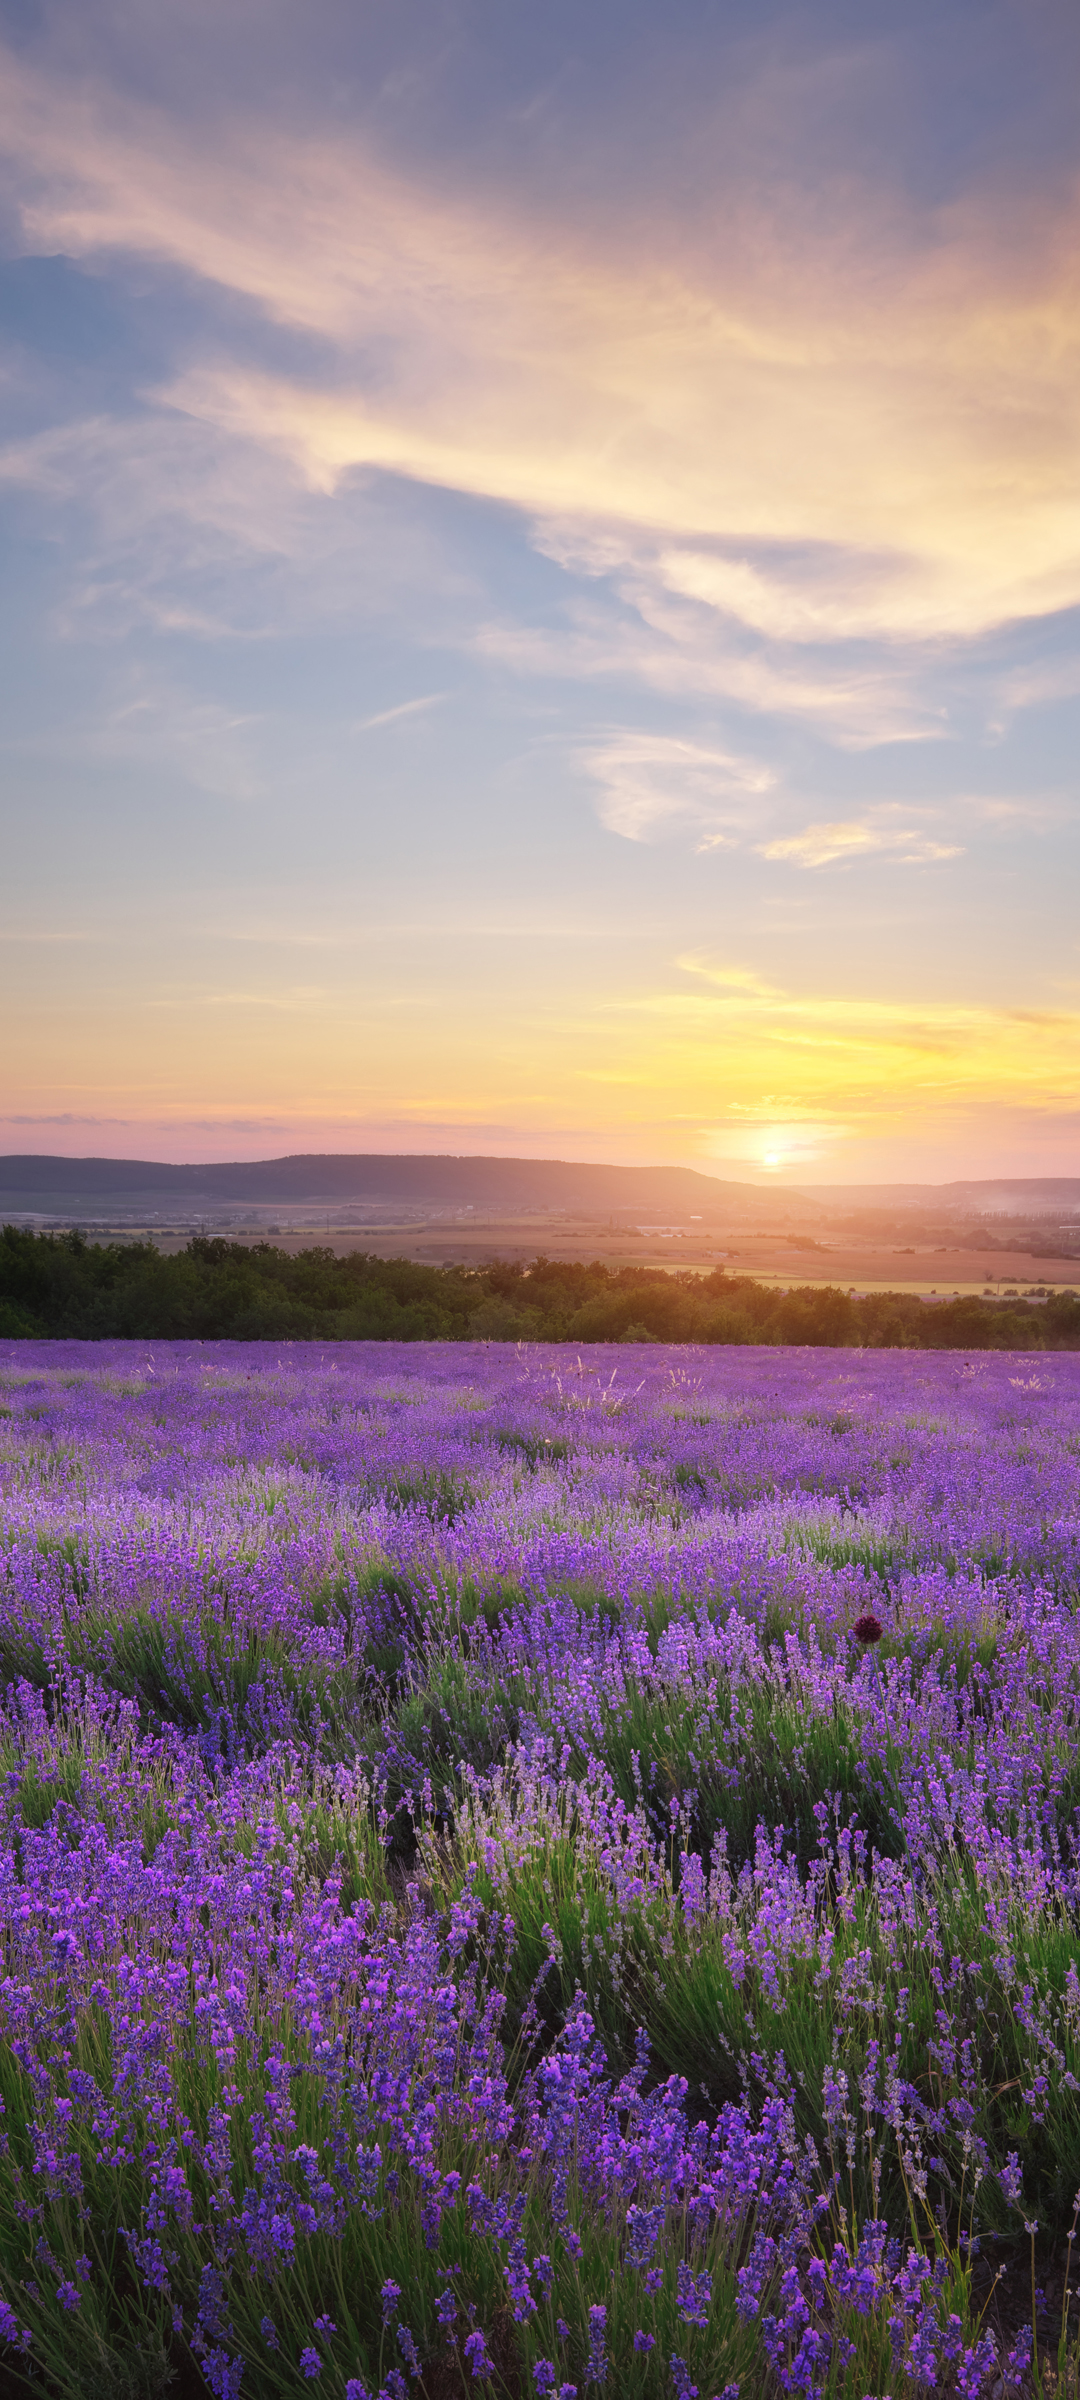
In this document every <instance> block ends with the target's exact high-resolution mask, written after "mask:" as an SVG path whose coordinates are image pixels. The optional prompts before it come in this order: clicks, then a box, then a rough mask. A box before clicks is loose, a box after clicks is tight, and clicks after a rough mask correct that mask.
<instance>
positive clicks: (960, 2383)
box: [0, 1340, 1080, 2400]
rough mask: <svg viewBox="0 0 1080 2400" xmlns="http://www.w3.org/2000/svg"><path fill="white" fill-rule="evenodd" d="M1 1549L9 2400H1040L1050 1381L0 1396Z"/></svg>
mask: <svg viewBox="0 0 1080 2400" xmlns="http://www.w3.org/2000/svg"><path fill="white" fill-rule="evenodd" d="M0 1534H2V1540H0V1577H2V1585H0V1642H2V1646H3V1678H2V1681H3V1686H4V1696H3V1704H2V1717H0V1747H2V1749H3V1758H2V1760H0V1803H2V1809H3V1836H2V1841H3V1875H4V1908H3V1936H4V1961H3V1968H2V1973H0V2090H2V2096H3V2104H4V2118H3V2126H4V2134H5V2140H4V2144H3V2148H2V2153H0V2279H2V2281H0V2292H2V2298H0V2333H2V2336H3V2352H2V2364H0V2378H2V2377H3V2376H5V2375H6V2376H7V2377H8V2378H10V2383H11V2388H12V2389H13V2390H14V2389H17V2388H19V2386H20V2383H21V2382H22V2381H24V2380H25V2382H26V2387H27V2388H28V2389H31V2390H38V2391H41V2392H43V2393H46V2394H50V2395H57V2400H76V2395H83V2394H89V2395H95V2394H97V2395H101V2400H104V2396H105V2395H106V2394H117V2395H119V2396H121V2400H152V2396H153V2395H156V2394H158V2393H161V2394H164V2393H165V2392H166V2390H168V2389H171V2390H172V2391H173V2392H174V2394H175V2395H176V2396H177V2400H187V2395H189V2394H196V2393H202V2392H206V2391H209V2392H212V2393H214V2394H215V2395H220V2396H221V2400H233V2396H235V2395H241V2396H242V2400H263V2396H264V2395H265V2396H266V2400H278V2396H279V2395H282V2396H283V2395H286V2394H294V2393H299V2392H301V2391H304V2390H307V2389H308V2388H309V2387H310V2388H312V2389H313V2390H316V2391H318V2393H320V2394H325V2395H327V2400H375V2396H377V2395H379V2394H382V2395H384V2400H405V2396H406V2395H410V2394H415V2395H417V2400H451V2396H452V2395H464V2394H466V2393H476V2394H477V2395H478V2400H489V2396H491V2395H496V2394H506V2395H513V2396H518V2395H520V2396H524V2395H525V2394H528V2395H530V2400H531V2395H533V2394H538V2395H541V2396H542V2395H545V2394H549V2393H550V2394H553V2395H555V2396H556V2400H560V2396H561V2400H571V2396H572V2395H577V2396H579V2400H592V2396H593V2395H594V2394H597V2393H606V2394H608V2395H610V2396H612V2400H614V2396H615V2395H620V2396H621V2395H623V2394H627V2395H630V2396H631V2400H661V2396H663V2400H690V2395H692V2394H694V2393H695V2392H696V2393H697V2394H698V2395H699V2396H700V2400H714V2395H727V2396H728V2400H734V2394H735V2393H736V2391H737V2392H738V2393H739V2394H740V2395H741V2396H742V2400H754V2396H755V2395H758V2394H762V2395H766V2394H769V2393H774V2392H779V2391H792V2392H806V2393H835V2394H838V2395H839V2394H843V2395H844V2396H845V2400H863V2395H865V2394H874V2395H885V2394H896V2395H909V2394H910V2395H915V2394H916V2393H918V2392H920V2391H925V2390H927V2389H930V2388H934V2387H935V2386H936V2387H937V2388H938V2389H940V2390H942V2391H943V2392H951V2391H956V2392H957V2393H959V2394H961V2395H963V2400H976V2395H978V2394H981V2393H983V2392H984V2391H985V2392H986V2393H987V2394H989V2393H991V2392H992V2391H993V2390H994V2389H995V2388H997V2389H998V2390H999V2392H1000V2391H1008V2390H1010V2389H1012V2388H1014V2387H1018V2388H1023V2387H1024V2386H1025V2383H1026V2382H1027V2381H1028V2380H1029V2378H1030V2372H1031V2368H1030V2353H1031V2345H1032V2341H1033V2339H1034V2341H1035V2342H1036V2343H1037V2345H1038V2348H1039V2351H1040V2352H1041V2354H1042V2356H1043V2358H1044V2359H1048V2360H1049V2361H1050V2362H1051V2367H1052V2368H1053V2369H1055V2370H1056V2369H1057V2368H1058V2366H1059V2365H1060V2366H1062V2367H1064V2368H1068V2367H1069V2362H1070V2359H1073V2352H1074V2350H1075V2341H1074V2332H1073V2325H1072V2317H1071V2315H1070V2310H1071V2308H1072V2306H1073V2303H1072V2300H1071V2295H1070V2292H1069V2288H1068V2287H1069V2281H1070V2277H1069V2273H1068V2266H1069V2260H1070V2257H1071V2255H1072V2252H1071V2249H1070V2237H1071V2234H1072V2229H1073V2226H1074V2222H1075V2207H1076V2198H1077V2190H1078V2186H1080V2080H1078V2079H1080V1979H1078V1974H1077V1953H1078V1948H1080V1944H1078V1939H1077V1924H1078V1907H1080V1855H1078V1845H1080V1758H1078V1747H1077V1727H1078V1718H1080V1632H1078V1619H1077V1593H1078V1588H1080V1357H1078V1356H1077V1354H1076V1352H1075V1351H1058V1352H1053V1353H1048V1352H1046V1351H1039V1352H1034V1351H1032V1352H1029V1353H1023V1354H1021V1353H1018V1352H1012V1353H1009V1352H1001V1351H992V1352H986V1351H984V1352H980V1353H973V1354H971V1355H967V1354H965V1353H961V1352H956V1351H936V1352H935V1351H929V1352H928V1351H921V1350H904V1351H893V1350H887V1349H881V1350H856V1349H846V1350H839V1349H837V1350H829V1349H825V1350H822V1349H818V1350H816V1351H815V1350H809V1349H803V1350H793V1349H790V1348H781V1347H769V1348H764V1347H754V1346H749V1347H714V1348H709V1349H703V1348H694V1347H690V1346H682V1347H673V1346H668V1345H665V1344H663V1343H660V1342H656V1341H654V1342H649V1343H641V1344H639V1343H635V1342H634V1341H629V1342H627V1341H623V1342H622V1343H620V1344H619V1345H618V1346H612V1347H605V1346H603V1345H598V1346H595V1347H592V1348H589V1349H583V1350H582V1351H581V1352H577V1351H575V1350H574V1349H572V1348H570V1347H567V1346H565V1345H562V1346H560V1345H559V1344H557V1343H547V1344H544V1345H542V1346H538V1345H529V1344H519V1345H517V1346H515V1345H514V1344H513V1343H511V1342H505V1341H504V1342H495V1343H489V1344H480V1343H476V1342H470V1341H467V1340H465V1341H462V1340H458V1341H454V1342H445V1343H435V1342H430V1343H429V1342H423V1341H415V1340H414V1341H410V1342H408V1343H402V1344H394V1343H390V1342H377V1341H376V1342H365V1343H350V1342H348V1341H338V1342H335V1343H334V1344H332V1345H326V1346H320V1345H319V1344H318V1343H316V1342H313V1341H310V1340H308V1341H305V1342H304V1343H302V1344H300V1345H298V1346H297V1347H295V1348H294V1347H291V1346H289V1345H281V1344H274V1343H269V1342H267V1343H262V1342H258V1341H254V1340H248V1341H244V1342H236V1343H224V1342H214V1343H210V1344H199V1343H179V1342H178V1343H173V1344H169V1343H162V1344H156V1345H154V1346H152V1347H151V1346H149V1345H148V1344H146V1343H134V1342H110V1341H101V1340H99V1341H94V1342H78V1341H58V1340H52V1341H43V1342H35V1341H31V1340H18V1341H10V1342H3V1343H0ZM1071 2371H1072V2372H1073V2373H1074V2374H1075V2360H1074V2359H1073V2365H1072V2370H1071ZM170 2379H171V2380H170Z"/></svg>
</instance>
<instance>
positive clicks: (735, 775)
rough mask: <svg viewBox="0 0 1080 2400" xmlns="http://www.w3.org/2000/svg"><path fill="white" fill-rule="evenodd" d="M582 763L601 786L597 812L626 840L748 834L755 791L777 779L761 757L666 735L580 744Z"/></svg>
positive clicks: (716, 843)
mask: <svg viewBox="0 0 1080 2400" xmlns="http://www.w3.org/2000/svg"><path fill="white" fill-rule="evenodd" d="M578 763H579V765H580V766H581V767H582V768H583V769H584V772H585V773H586V774H587V775H588V776H589V777H590V778H591V780H592V781H593V782H594V783H595V784H597V785H598V786H599V789H600V795H601V796H600V800H599V803H598V813H599V816H600V822H601V824H602V825H606V827H607V829H608V831H609V833H620V834H622V835H623V837H624V839H625V840H626V841H628V842H652V841H659V840H660V839H662V837H663V836H664V835H665V834H668V833H674V832H680V833H684V834H689V836H690V838H691V839H692V841H693V844H694V848H695V849H696V850H715V849H718V848H719V847H721V845H723V844H724V843H726V842H730V841H731V840H733V839H734V838H736V836H737V835H740V834H742V833H743V832H744V830H745V828H746V824H747V821H748V818H749V817H750V816H751V813H752V808H753V802H754V799H755V797H757V796H759V795H760V794H761V793H764V792H768V791H771V789H772V787H773V784H774V783H775V781H776V778H775V776H774V774H773V773H772V770H771V769H770V768H769V767H766V766H764V765H763V764H762V763H761V761H760V760H758V759H753V758H740V757H737V756H735V755H734V754H733V753H732V752H730V751H727V750H719V749H711V748H708V747H707V746H706V745H704V744H702V743H699V742H690V741H680V740H679V739H678V738H677V737H675V736H672V735H667V734H648V733H617V734H612V735H611V736H609V738H608V739H606V740H604V741H600V742H597V743H596V744H595V745H593V746H591V747H589V748H587V749H583V750H582V751H580V752H579V754H578Z"/></svg>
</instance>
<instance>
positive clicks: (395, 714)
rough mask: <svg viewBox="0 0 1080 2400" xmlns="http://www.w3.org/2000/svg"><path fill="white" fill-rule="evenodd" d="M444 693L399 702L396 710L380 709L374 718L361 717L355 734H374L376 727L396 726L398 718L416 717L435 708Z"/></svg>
mask: <svg viewBox="0 0 1080 2400" xmlns="http://www.w3.org/2000/svg"><path fill="white" fill-rule="evenodd" d="M445 699H446V693H445V692H426V693H425V694H424V696H423V698H422V699H420V700H401V701H399V703H398V705H397V707H396V708H382V709H380V710H379V713H378V715H377V716H375V717H361V719H360V722H359V724H358V725H357V727H356V731H357V733H374V731H375V728H376V726H377V725H396V724H397V722H398V719H399V718H400V717H418V716H419V715H420V714H421V712H422V711H423V710H425V709H429V708H437V707H438V704H439V702H440V700H445Z"/></svg>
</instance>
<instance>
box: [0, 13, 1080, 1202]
mask: <svg viewBox="0 0 1080 2400" xmlns="http://www.w3.org/2000/svg"><path fill="white" fill-rule="evenodd" d="M0 44H2V47H0V146H2V153H3V164H2V169H0V408H2V432H0V515H2V526H0V690H2V704H0V766H2V786H3V798H2V803H0V806H2V824H0V934H2V936H3V939H2V944H0V956H2V962H3V963H2V974H3V999H2V1010H3V1023H4V1027H5V1029H6V1030H5V1035H4V1039H3V1042H2V1044H0V1150H7V1151H52V1152H62V1153H65V1154H68V1155H80V1156H81V1155H87V1154H93V1155H99V1156H100V1155H104V1156H119V1157H131V1156H139V1157H153V1158H172V1159H192V1160H196V1159H210V1158H237V1159H239V1158H256V1157H267V1156H276V1155H279V1154H280V1153H282V1152H285V1151H296V1150H380V1151H395V1150H403V1151H432V1150H436V1151H458V1152H483V1153H488V1154H490V1153H493V1152H494V1153H511V1154H517V1155H524V1156H558V1157H563V1158H583V1159H610V1160H618V1161H624V1162H627V1163H642V1164H649V1163H661V1162H666V1161H670V1162H673V1163H674V1162H678V1163H681V1164H685V1165H691V1166H697V1167H700V1168H704V1169H705V1170H706V1171H708V1172H711V1173H714V1174H718V1175H723V1176H735V1177H739V1178H743V1177H748V1178H752V1179H754V1180H757V1181H763V1182H766V1181H770V1180H771V1181H774V1182H775V1181H780V1182H784V1181H787V1182H789V1183H799V1182H812V1181H815V1180H817V1181H826V1182H830V1183H838V1182H844V1181H850V1182H866V1181H872V1180H876V1179H879V1178H880V1179H884V1180H895V1179H897V1178H910V1179H912V1180H916V1181H926V1180H929V1181H944V1180H948V1179H950V1178H952V1177H955V1176H991V1175H994V1176H996V1175H1001V1174H1009V1175H1055V1174H1059V1175H1066V1174H1075V1173H1076V1172H1077V1171H1078V1162H1080V1144H1078V1139H1077V1136H1078V1131H1080V1038H1078V1037H1080V932H1078V919H1077V907H1076V893H1077V885H1076V825H1077V782H1078V765H1077V762H1078V759H1080V644H1078V639H1077V635H1078V628H1080V307H1078V302H1080V171H1078V170H1080V111H1078V110H1077V107H1076V93H1077V90H1078V89H1080V14H1078V12H1077V10H1076V7H1075V0H813V4H812V5H803V6H794V7H792V6H786V5H785V6H781V5H776V4H775V0H664V4H663V6H660V5H659V4H658V0H590V4H589V6H588V7H585V8H583V7H582V6H581V0H545V5H544V7H543V8H539V9H538V8H536V7H534V6H528V7H526V6H525V5H524V4H523V0H392V4H391V0H304V6H303V7H302V8H300V7H298V6H297V5H296V0H213V5H210V0H184V6H183V8H174V9H163V8H162V7H161V6H160V0H0Z"/></svg>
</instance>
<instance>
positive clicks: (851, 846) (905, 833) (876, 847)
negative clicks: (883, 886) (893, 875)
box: [761, 812, 963, 867]
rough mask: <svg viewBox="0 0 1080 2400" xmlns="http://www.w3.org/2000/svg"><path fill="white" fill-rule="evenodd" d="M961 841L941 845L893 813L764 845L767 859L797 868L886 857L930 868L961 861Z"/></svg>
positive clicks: (847, 821)
mask: <svg viewBox="0 0 1080 2400" xmlns="http://www.w3.org/2000/svg"><path fill="white" fill-rule="evenodd" d="M962 854H963V845H962V843H960V842H941V841H938V840H936V839H935V837H934V836H933V835H932V834H930V833H927V832H926V831H925V829H924V828H923V827H921V826H918V825H910V824H904V823H899V824H897V823H895V822H893V821H892V816H891V812H888V813H884V812H883V813H882V814H880V815H877V816H869V817H866V818H863V819H862V820H860V819H859V818H855V817H850V818H847V819H845V820H843V821H842V822H840V823H838V824H831V825H807V826H806V827H805V828H804V829H803V831H802V832H801V833H792V834H785V835H781V836H780V837H779V838H778V839H777V840H775V841H771V842H763V843H762V844H761V855H762V857H763V858H772V859H782V860H785V861H787V862H788V863H789V864H790V865H792V866H795V867H831V866H837V865H840V866H849V865H851V864H852V863H853V862H854V861H855V860H856V859H860V858H873V857H880V856H882V855H884V856H885V857H887V858H891V859H894V860H895V861H896V864H897V865H898V866H915V867H921V866H926V865H927V864H929V863H930V862H931V861H933V860H936V859H944V858H960V857H961V856H962Z"/></svg>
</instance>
